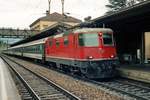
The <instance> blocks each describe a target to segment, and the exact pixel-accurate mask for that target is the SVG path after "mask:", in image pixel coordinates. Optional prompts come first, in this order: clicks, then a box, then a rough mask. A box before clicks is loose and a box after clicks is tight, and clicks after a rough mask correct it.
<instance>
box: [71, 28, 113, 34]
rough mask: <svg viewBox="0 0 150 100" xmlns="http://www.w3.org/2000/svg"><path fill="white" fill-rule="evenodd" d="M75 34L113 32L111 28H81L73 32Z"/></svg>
mask: <svg viewBox="0 0 150 100" xmlns="http://www.w3.org/2000/svg"><path fill="white" fill-rule="evenodd" d="M73 32H74V33H81V32H113V31H112V29H110V28H81V29H76V30H74V31H73Z"/></svg>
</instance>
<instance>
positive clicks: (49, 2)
mask: <svg viewBox="0 0 150 100" xmlns="http://www.w3.org/2000/svg"><path fill="white" fill-rule="evenodd" d="M48 6H49V9H48V13H49V14H51V12H50V10H51V0H48Z"/></svg>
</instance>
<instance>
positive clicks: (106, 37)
mask: <svg viewBox="0 0 150 100" xmlns="http://www.w3.org/2000/svg"><path fill="white" fill-rule="evenodd" d="M103 44H104V45H110V46H112V45H113V36H112V34H108V33H104V34H103Z"/></svg>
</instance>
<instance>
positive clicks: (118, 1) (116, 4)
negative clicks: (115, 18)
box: [106, 0, 127, 13]
mask: <svg viewBox="0 0 150 100" xmlns="http://www.w3.org/2000/svg"><path fill="white" fill-rule="evenodd" d="M126 3H127V0H109V4H108V5H106V7H107V8H109V11H108V12H107V13H112V12H115V11H118V10H119V9H121V8H124V7H126Z"/></svg>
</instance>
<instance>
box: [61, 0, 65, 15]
mask: <svg viewBox="0 0 150 100" xmlns="http://www.w3.org/2000/svg"><path fill="white" fill-rule="evenodd" d="M61 3H62V15H64V0H61Z"/></svg>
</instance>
